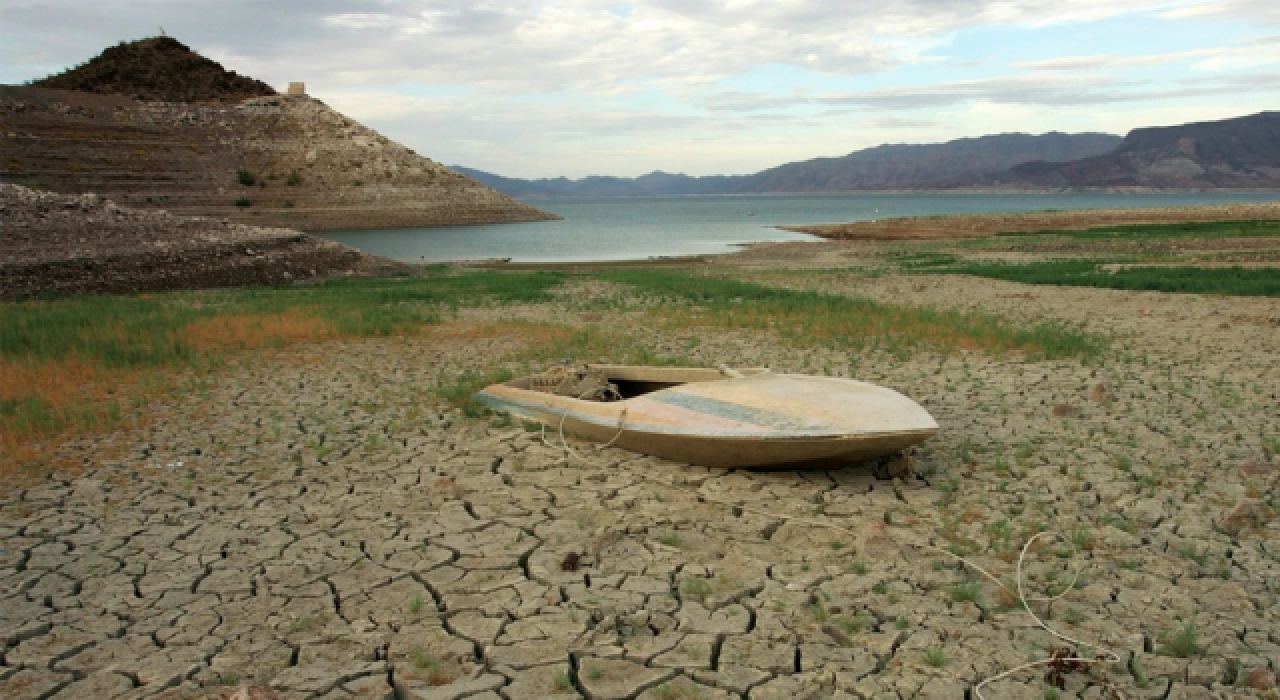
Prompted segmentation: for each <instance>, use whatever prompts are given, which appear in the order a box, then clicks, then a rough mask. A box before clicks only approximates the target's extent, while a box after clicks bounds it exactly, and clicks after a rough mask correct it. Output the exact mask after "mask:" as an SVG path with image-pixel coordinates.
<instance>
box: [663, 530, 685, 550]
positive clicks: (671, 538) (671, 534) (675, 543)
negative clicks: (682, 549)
mask: <svg viewBox="0 0 1280 700" xmlns="http://www.w3.org/2000/svg"><path fill="white" fill-rule="evenodd" d="M658 541H659V542H661V543H662V544H665V545H667V546H668V547H679V546H680V533H678V532H676V531H675V530H670V531H667V532H664V533H662V535H660V536H659V537H658Z"/></svg>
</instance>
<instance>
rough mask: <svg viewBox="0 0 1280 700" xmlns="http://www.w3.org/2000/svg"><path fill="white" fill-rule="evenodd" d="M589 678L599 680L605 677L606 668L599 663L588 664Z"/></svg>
mask: <svg viewBox="0 0 1280 700" xmlns="http://www.w3.org/2000/svg"><path fill="white" fill-rule="evenodd" d="M587 678H589V679H591V680H593V681H598V680H600V679H601V678H604V669H603V668H600V666H598V665H597V664H587Z"/></svg>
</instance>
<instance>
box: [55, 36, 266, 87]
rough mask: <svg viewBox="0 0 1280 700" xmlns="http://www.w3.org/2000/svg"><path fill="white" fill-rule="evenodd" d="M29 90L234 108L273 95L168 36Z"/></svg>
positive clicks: (120, 47)
mask: <svg viewBox="0 0 1280 700" xmlns="http://www.w3.org/2000/svg"><path fill="white" fill-rule="evenodd" d="M32 85H34V86H36V87H43V88H54V89H59V90H76V91H78V92H93V93H97V94H99V95H124V96H126V97H132V98H134V99H137V100H145V101H149V102H157V101H158V102H222V103H235V102H239V101H240V100H244V99H248V98H250V97H265V96H268V95H274V94H276V91H275V90H274V89H272V87H271V86H270V85H267V84H266V83H264V82H261V81H259V80H254V79H253V78H250V77H247V76H243V75H238V74H237V73H236V72H235V71H228V70H226V69H224V68H223V67H222V64H220V63H216V62H214V61H211V60H209V59H207V58H205V57H204V56H201V55H200V54H198V53H196V52H194V51H192V50H191V49H189V48H187V46H186V45H185V44H183V43H182V42H180V41H178V40H177V39H173V38H171V37H167V36H166V37H153V38H151V39H143V40H141V41H135V42H131V43H125V42H121V43H119V44H117V45H116V46H112V47H111V48H108V49H106V50H104V51H103V52H102V53H100V54H98V56H97V57H95V58H93V59H91V60H90V61H88V62H86V63H82V64H80V65H78V66H76V67H75V68H71V69H69V70H67V71H65V72H63V73H59V74H57V75H51V76H49V77H48V78H45V79H43V80H37V81H35V82H33V83H32Z"/></svg>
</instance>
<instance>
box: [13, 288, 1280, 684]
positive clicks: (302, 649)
mask: <svg viewBox="0 0 1280 700" xmlns="http://www.w3.org/2000/svg"><path fill="white" fill-rule="evenodd" d="M809 283H810V284H813V285H816V286H822V287H823V288H825V289H828V290H829V291H838V292H856V293H865V294H871V295H876V296H884V297H886V298H895V299H898V300H902V299H908V300H913V301H918V302H925V301H928V302H931V303H938V304H976V305H979V306H982V307H983V308H987V309H989V310H993V311H997V312H1000V313H1008V314H1010V315H1015V316H1016V315H1018V314H1027V315H1035V314H1039V313H1043V314H1050V315H1054V316H1057V317H1059V318H1065V319H1069V320H1083V319H1086V318H1088V319H1091V320H1092V321H1093V322H1095V323H1096V324H1098V326H1099V327H1100V328H1103V329H1106V330H1107V331H1108V332H1112V333H1115V334H1116V339H1115V341H1114V352H1113V354H1114V355H1115V357H1114V358H1111V359H1108V361H1107V362H1106V363H1105V364H1104V365H1103V366H1102V367H1095V366H1082V365H1081V364H1080V363H1079V362H1076V361H1069V362H1068V361H1049V362H1024V361H1020V360H1017V359H1016V358H992V357H990V356H986V355H981V354H963V353H953V354H952V355H950V356H949V357H943V356H940V355H936V354H930V353H926V352H918V353H916V354H914V355H912V356H910V357H899V358H894V357H891V356H889V355H887V354H884V353H879V352H874V351H867V352H856V353H850V352H848V351H844V350H841V351H837V350H835V349H822V348H819V349H797V348H794V347H787V346H785V345H783V344H781V343H780V341H778V340H777V339H776V338H774V337H772V336H769V335H751V336H746V335H742V334H739V333H730V332H719V331H712V330H707V329H696V328H686V329H676V330H667V331H663V330H657V329H654V326H652V325H651V324H643V323H634V324H627V325H629V326H630V327H632V329H633V330H634V332H635V333H636V334H637V337H640V338H641V340H644V341H645V342H647V343H649V344H650V346H652V347H654V348H656V349H658V350H662V349H664V348H666V349H668V350H680V351H681V352H684V353H685V354H687V355H689V356H691V357H693V358H694V359H695V360H698V361H700V362H702V363H704V364H709V365H714V364H716V363H717V362H726V363H728V364H730V365H737V366H751V365H758V364H769V365H771V366H772V367H773V368H774V369H775V370H778V371H784V370H785V371H800V372H814V373H822V372H824V371H830V372H832V373H833V374H834V373H839V374H843V375H845V376H848V375H849V374H850V373H851V372H852V373H854V374H856V375H857V376H859V377H861V378H865V379H868V380H871V381H875V382H878V383H882V384H885V385H888V386H892V387H894V388H897V389H899V390H902V391H904V392H906V393H908V394H909V395H911V396H913V397H915V398H916V399H917V400H919V401H921V402H922V403H923V404H924V405H925V406H926V407H927V408H928V409H929V410H930V411H931V412H932V413H933V414H934V416H935V417H936V418H937V419H938V422H939V423H940V424H941V425H942V428H943V429H942V432H941V433H940V434H939V435H938V436H936V437H935V438H933V439H931V440H930V441H928V442H926V443H924V444H923V445H922V446H921V447H920V448H919V449H918V450H917V451H916V452H915V453H914V454H913V458H912V473H910V474H907V475H900V476H899V477H898V478H894V479H880V478H877V475H876V474H877V472H879V471H880V469H879V468H878V467H876V468H872V467H870V466H868V465H853V466H849V467H847V468H844V469H838V470H831V471H800V472H795V471H776V472H750V471H735V470H715V469H704V468H699V467H690V466H685V465H679V464H673V463H668V462H665V461H662V460H659V459H654V458H650V457H644V456H640V455H636V454H633V453H629V452H625V451H621V450H616V449H605V450H596V449H594V448H592V447H589V446H579V448H578V452H579V453H580V454H581V455H582V457H581V458H573V457H570V456H567V455H566V453H565V451H564V450H563V449H562V448H560V446H559V444H558V440H557V438H556V437H555V436H554V435H551V434H549V435H548V442H550V443H552V444H551V445H547V444H544V443H543V442H542V440H541V437H540V435H539V434H538V433H536V432H528V431H526V430H525V429H523V428H522V427H520V426H518V425H516V426H503V425H501V422H500V421H499V422H497V423H496V424H495V423H490V422H485V421H480V420H468V419H465V418H464V417H463V416H462V414H461V413H460V412H458V411H456V410H451V409H448V408H446V407H445V406H443V405H442V404H440V403H439V402H438V400H437V399H435V398H434V396H433V395H432V393H431V391H432V388H433V387H434V386H435V385H436V382H437V381H438V380H440V379H441V378H443V379H445V380H446V381H447V380H449V379H450V378H451V377H452V376H454V375H456V374H457V373H459V372H461V371H463V370H466V369H469V368H480V367H483V366H486V365H487V364H490V363H492V362H494V361H495V360H497V359H498V358H500V357H502V356H503V355H504V354H506V353H508V352H510V351H512V350H513V349H515V348H518V347H519V346H520V343H521V339H520V338H519V337H516V336H504V335H498V336H492V337H485V336H483V335H482V334H481V335H478V337H469V336H468V335H467V334H455V335H454V336H452V337H446V336H435V335H431V334H427V335H425V336H423V337H421V338H397V339H382V340H372V341H359V342H333V343H327V344H324V345H316V346H307V347H302V348H295V349H291V350H289V351H287V352H282V353H279V354H276V355H274V356H271V357H269V358H266V359H255V360H254V361H253V362H245V363H243V364H242V365H241V366H239V367H238V368H235V369H232V370H228V371H227V372H226V373H225V374H224V375H222V376H221V377H220V378H219V379H218V381H217V382H216V383H215V384H214V385H213V386H212V387H211V388H209V389H207V390H205V391H202V392H200V393H196V394H193V395H191V396H189V397H187V398H185V399H181V400H175V401H173V402H170V403H168V404H165V405H163V406H160V407H158V408H156V409H155V410H154V420H153V421H152V422H151V423H150V424H149V426H148V427H145V428H140V429H137V430H135V431H134V432H132V433H127V432H121V433H118V434H115V435H112V436H109V437H107V438H103V439H98V440H85V441H82V442H79V443H75V444H69V445H67V446H66V447H65V449H66V450H67V451H68V453H72V454H77V455H79V456H80V457H82V458H83V459H84V460H85V463H86V467H85V469H84V471H83V472H82V473H80V474H77V475H74V476H55V477H54V478H51V479H49V480H47V481H45V482H42V483H41V484H39V485H37V486H34V487H30V488H25V489H21V490H14V491H12V492H10V493H9V494H7V496H6V500H5V502H4V504H3V513H2V515H0V538H2V539H0V566H3V567H4V568H3V571H2V572H0V586H3V598H2V599H0V638H2V640H3V644H4V656H3V658H4V665H3V666H0V696H4V697H16V698H45V697H58V698H87V697H93V698H112V697H144V696H145V697H150V696H158V697H174V698H179V697H181V698H186V697H226V696H229V695H232V694H235V693H238V695H237V697H243V698H250V697H255V698H257V697H271V696H274V697H281V698H295V697H296V698H313V697H323V698H335V699H336V698H391V697H396V698H421V699H429V698H432V699H434V698H464V697H466V698H486V699H496V698H511V699H515V698H571V697H577V696H585V697H589V698H635V697H639V698H645V700H657V699H669V698H744V697H745V698H751V699H752V700H759V699H763V698H825V697H839V698H897V699H902V700H905V699H906V698H913V697H918V698H964V697H966V693H967V692H971V688H972V686H973V685H974V684H975V683H976V682H978V681H980V680H981V679H983V678H986V677H989V676H992V675H994V674H996V673H998V672H1000V671H1002V670H1004V669H1006V668H1011V667H1013V666H1016V665H1018V664H1021V663H1025V662H1027V661H1028V660H1034V659H1039V658H1044V657H1045V656H1046V655H1047V653H1048V651H1049V650H1050V649H1051V648H1053V647H1055V646H1057V645H1058V644H1059V642H1057V641H1056V640H1054V639H1053V638H1051V637H1050V636H1049V635H1048V634H1046V633H1045V632H1044V631H1043V630H1041V629H1039V628H1038V627H1036V626H1035V625H1034V623H1033V622H1032V621H1031V619H1030V617H1029V616H1028V615H1027V614H1026V613H1025V612H1024V611H1022V610H1020V609H1018V608H1016V607H1014V606H1013V605H1011V601H1010V600H1008V599H1007V597H1002V596H1001V594H1000V592H999V591H998V590H997V588H996V587H995V586H993V585H991V584H986V583H981V582H979V584H978V585H977V587H976V588H975V587H966V586H965V585H964V584H965V582H967V581H969V580H971V578H972V577H971V575H970V574H969V573H968V572H966V571H965V570H964V569H963V568H961V567H960V566H958V565H956V564H955V562H953V561H950V560H948V559H946V558H945V557H943V556H939V555H937V554H936V553H933V552H931V551H928V550H922V549H919V548H916V547H913V546H911V543H913V542H926V541H932V542H935V543H937V545H938V546H941V547H948V546H951V547H954V548H955V551H958V552H962V553H964V554H965V556H967V557H969V558H970V559H971V560H973V561H974V562H976V563H980V564H981V565H982V566H984V567H986V568H988V569H991V570H993V571H995V572H997V573H998V574H999V575H1001V576H1004V577H1009V578H1010V579H1011V577H1012V573H1013V565H1012V563H1011V562H1012V561H1013V560H1014V558H1015V556H1016V553H1017V550H1018V548H1019V547H1020V546H1021V544H1022V542H1023V541H1024V539H1025V538H1026V537H1027V536H1028V535H1029V534H1031V533H1033V532H1035V531H1036V530H1037V529H1039V528H1051V529H1055V530H1060V531H1063V532H1066V533H1069V534H1071V536H1072V538H1073V540H1075V541H1076V543H1077V544H1079V545H1081V546H1082V547H1083V549H1082V551H1081V559H1080V565H1081V569H1082V576H1083V578H1082V580H1081V582H1080V585H1079V586H1078V587H1077V588H1076V589H1075V590H1073V591H1072V592H1071V593H1069V594H1068V595H1067V597H1066V598H1065V599H1064V600H1061V601H1059V602H1057V603H1054V604H1053V605H1052V606H1045V605H1042V604H1038V605H1036V609H1037V610H1038V611H1039V612H1040V613H1041V614H1042V615H1043V616H1044V617H1045V618H1046V620H1047V621H1048V622H1049V623H1050V624H1051V625H1053V626H1054V627H1055V628H1058V629H1061V630H1062V631H1064V632H1066V633H1067V634H1070V635H1072V636H1074V637H1079V638H1082V639H1084V640H1087V641H1089V642H1092V643H1096V644H1098V645H1100V646H1105V647H1106V648H1110V649H1114V650H1116V651H1117V652H1119V653H1120V654H1121V656H1122V657H1123V658H1124V662H1123V663H1121V664H1117V665H1111V664H1106V665H1102V666H1100V667H1098V668H1096V669H1095V670H1094V672H1093V674H1092V676H1085V675H1083V674H1073V675H1071V676H1069V677H1068V679H1067V681H1068V683H1067V688H1066V690H1064V691H1061V692H1058V693H1057V694H1056V695H1055V694H1054V692H1055V691H1046V689H1045V686H1044V683H1043V676H1042V675H1041V673H1042V672H1040V671H1032V672H1026V673H1023V674H1020V675H1017V676H1015V677H1014V678H1012V679H1010V680H1007V681H1001V682H998V683H994V684H991V685H988V686H986V687H985V688H984V693H985V695H986V697H987V698H990V699H992V700H994V699H995V698H1010V699H1013V698H1041V697H1061V698H1072V697H1086V698H1103V697H1107V696H1106V693H1105V690H1104V688H1103V687H1101V686H1096V685H1095V686H1092V687H1088V686H1087V683H1088V682H1089V680H1090V679H1091V678H1092V679H1095V680H1098V679H1106V680H1108V681H1110V682H1111V683H1112V684H1114V686H1115V687H1116V688H1117V689H1118V690H1120V691H1121V692H1123V693H1124V696H1125V697H1127V698H1235V697H1274V691H1272V690H1269V688H1270V687H1271V685H1272V684H1273V678H1274V677H1273V676H1272V674H1273V673H1274V672H1275V671H1276V670H1277V665H1278V664H1280V626H1277V622H1276V602H1275V594H1274V592H1273V591H1274V589H1275V586H1276V585H1277V582H1278V578H1277V577H1278V576H1280V564H1278V562H1277V556H1278V555H1280V545H1277V543H1278V542H1280V537H1278V535H1280V526H1278V523H1277V521H1274V520H1271V513H1272V512H1273V509H1272V504H1273V503H1274V501H1273V499H1274V498H1275V496H1276V493H1275V486H1276V474H1277V473H1280V471H1278V468H1280V464H1278V463H1277V462H1276V460H1275V458H1274V457H1273V455H1272V454H1271V451H1272V450H1274V443H1272V442H1268V441H1273V440H1274V439H1276V437H1277V430H1276V426H1277V419H1278V417H1277V415H1276V400H1275V396H1276V393H1277V391H1280V386H1278V385H1280V371H1277V367H1276V365H1277V356H1276V348H1277V347H1278V344H1277V342H1276V341H1277V329H1276V327H1275V326H1274V325H1272V323H1271V321H1269V320H1268V319H1269V318H1274V317H1275V316H1276V312H1277V302H1276V301H1275V300H1259V299H1206V298H1200V297H1192V296H1173V295H1159V294H1134V293H1127V292H1113V291H1106V290H1082V289H1052V290H1050V289H1043V288H1041V289H1034V290H1031V291H1030V292H1027V288H1025V287H1019V286H1017V285H1013V284H1007V283H993V282H988V281H981V280H972V279H963V278H929V279H928V280H927V282H926V283H919V282H917V281H916V280H912V279H907V278H897V277H887V278H883V279H879V280H870V281H866V280H849V279H843V278H832V279H827V278H821V277H815V278H813V279H811V280H810V281H809ZM573 284H576V285H577V287H576V289H577V291H578V292H583V294H575V293H568V294H565V295H563V299H565V301H562V302H558V303H557V304H548V305H535V306H527V307H505V308H498V309H487V310H484V311H464V312H463V317H464V318H463V320H468V319H470V320H492V319H495V318H505V319H518V318H525V319H548V318H555V319H559V320H561V321H565V320H566V319H570V320H571V322H573V323H579V324H582V325H589V323H588V321H585V320H582V319H600V320H597V321H593V322H597V323H609V322H611V321H616V320H617V317H616V316H615V315H614V314H622V313H640V312H634V311H632V312H617V311H615V312H610V313H606V314H603V315H601V314H599V313H592V314H582V313H580V312H582V311H584V310H585V309H586V308H587V306H585V305H578V306H575V304H577V303H578V302H575V301H574V299H580V298H583V297H585V296H589V295H587V294H585V292H591V293H592V294H597V293H600V292H601V291H602V289H603V287H602V285H601V283H586V282H571V285H573ZM921 285H924V286H921ZM569 291H570V292H573V291H574V290H573V289H571V290H569ZM603 291H605V292H607V291H608V290H607V289H603ZM1209 321H1212V323H1209ZM646 328H647V329H648V330H643V329H646ZM1188 338H1191V339H1192V342H1187V339H1188ZM583 359H596V358H583ZM852 362H856V367H854V366H853V365H852V364H851V363H852ZM1063 406H1067V407H1070V409H1071V410H1065V409H1061V407H1063ZM1055 414H1058V415H1055ZM113 445H115V446H120V445H123V446H127V447H129V448H130V449H131V451H130V452H129V455H128V457H127V458H125V459H122V460H115V461H107V460H105V459H103V458H102V457H101V456H100V455H102V454H105V453H107V451H108V448H109V447H111V446H113ZM881 476H887V475H885V474H883V473H881ZM719 501H726V502H729V503H736V504H740V505H743V506H747V507H748V509H747V510H743V509H742V508H734V507H731V506H724V505H721V504H720V503H719ZM752 508H758V509H760V510H764V511H766V512H768V513H770V514H771V515H769V516H764V515H758V514H756V513H755V512H753V511H752V510H751V509H752ZM787 515H791V516H797V517H805V518H808V519H812V520H820V521H827V522H831V523H833V524H836V525H839V526H841V527H845V528H848V529H850V530H853V531H854V532H857V533H858V534H859V536H858V537H856V538H849V537H846V536H844V535H841V534H839V533H836V532H834V531H831V530H827V529H823V528H816V527H812V526H809V525H804V524H798V523H794V522H789V521H787V520H786V519H785V518H784V517H783V516H787ZM570 552H574V553H577V554H579V555H580V556H581V559H580V561H579V562H578V568H577V570H565V569H566V568H572V567H566V566H565V563H566V561H565V560H566V555H567V554H568V553H570ZM1064 553H1065V548H1064V547H1063V546H1062V545H1061V543H1053V544H1050V545H1048V546H1046V547H1044V548H1042V549H1041V550H1040V551H1038V552H1035V553H1033V554H1034V556H1033V559H1035V561H1036V564H1035V565H1033V566H1032V567H1031V574H1032V576H1031V577H1029V583H1030V585H1031V586H1032V588H1034V589H1036V590H1037V591H1043V590H1045V586H1046V585H1047V584H1048V583H1049V582H1050V580H1053V579H1056V580H1061V578H1062V576H1063V574H1062V570H1063V568H1064V563H1063V562H1064V561H1065V560H1063V559H1060V558H1058V556H1057V555H1059V554H1064ZM1192 621H1194V624H1195V628H1196V630H1197V631H1198V640H1197V641H1198V644H1199V645H1200V646H1201V647H1202V651H1201V652H1200V653H1199V654H1198V655H1192V656H1190V657H1188V658H1179V657H1176V656H1173V655H1171V654H1172V652H1171V651H1170V647H1169V646H1168V645H1169V644H1170V643H1171V642H1172V641H1173V640H1171V638H1170V635H1171V634H1172V633H1173V632H1176V631H1177V630H1178V629H1182V628H1184V627H1185V626H1186V625H1187V623H1189V622H1192ZM1268 693H1270V695H1268Z"/></svg>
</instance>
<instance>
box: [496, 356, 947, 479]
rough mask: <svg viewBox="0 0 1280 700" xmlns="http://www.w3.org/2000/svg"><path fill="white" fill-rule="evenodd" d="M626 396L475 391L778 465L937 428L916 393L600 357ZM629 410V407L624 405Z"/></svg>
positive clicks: (673, 450) (869, 452)
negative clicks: (600, 397)
mask: <svg viewBox="0 0 1280 700" xmlns="http://www.w3.org/2000/svg"><path fill="white" fill-rule="evenodd" d="M593 368H594V369H599V370H603V371H604V372H605V374H606V375H607V376H608V377H609V379H610V381H611V382H615V383H616V384H617V385H618V386H619V387H620V388H621V389H622V393H623V395H624V396H630V398H626V399H625V400H623V401H615V402H598V401H583V400H579V399H576V398H572V397H568V396H557V395H555V394H549V393H543V392H540V391H534V390H531V389H529V388H525V387H527V386H529V383H528V380H522V379H517V380H513V381H511V382H507V383H505V384H495V385H493V386H490V387H487V388H485V389H484V390H483V391H481V392H479V393H478V394H476V398H477V399H478V400H480V401H482V402H483V403H485V404H486V405H488V406H489V407H490V408H492V409H494V410H496V411H501V412H506V413H510V414H512V415H515V416H519V417H522V418H525V419H528V420H533V421H538V422H540V423H543V424H544V425H547V426H549V427H551V428H552V429H557V430H558V429H560V426H563V430H564V432H565V433H566V434H569V435H575V436H578V437H583V438H587V439H589V440H594V441H596V442H604V443H607V442H609V441H611V440H612V441H613V445H614V446H616V447H621V448H624V449H628V450H633V451H635V452H640V453H643V454H650V455H654V456H657V457H663V458H665V459H669V460H672V461H676V462H687V463H690V464H701V465H705V466H714V467H771V466H789V465H802V464H805V463H815V462H829V461H834V460H840V461H858V460H865V459H871V458H874V457H880V456H883V455H887V454H892V453H894V452H897V451H899V450H902V449H904V448H906V447H910V446H911V445H914V444H916V443H918V442H920V441H922V440H924V439H926V438H928V437H929V436H931V435H933V434H934V433H935V432H937V430H938V424H937V423H936V422H934V420H933V417H932V416H930V415H929V413H928V412H927V411H925V410H924V409H923V408H921V407H920V406H919V405H917V404H916V403H915V402H914V401H912V400H911V399H909V398H907V397H906V396H903V395H902V394H899V393H898V392H896V391H893V390H892V389H886V388H885V387H881V386H876V385H874V384H868V383H866V382H860V381H856V380H852V379H839V378H832V377H810V376H804V375H792V374H773V373H770V372H767V371H763V370H742V375H743V376H737V377H732V376H725V375H723V374H721V373H720V372H718V371H716V370H708V369H675V368H658V367H626V366H617V365H595V366H593ZM624 409H625V413H624Z"/></svg>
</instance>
